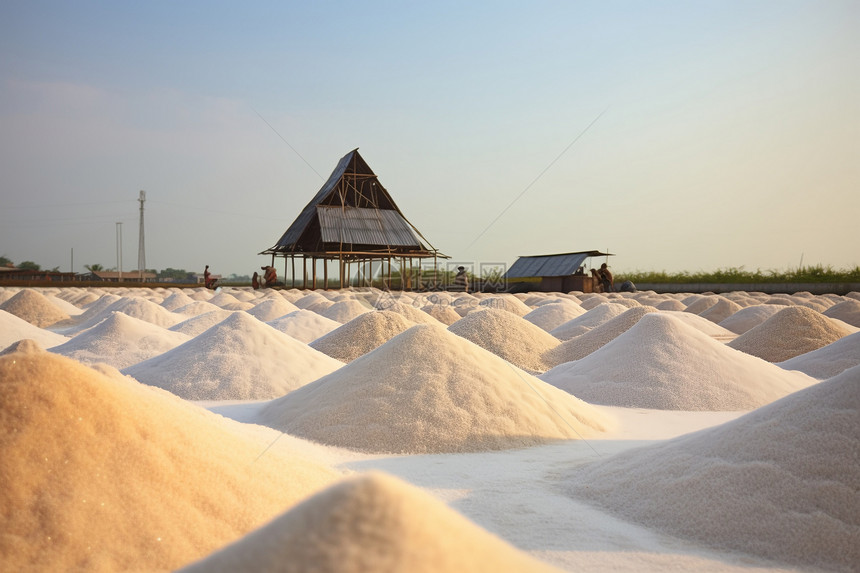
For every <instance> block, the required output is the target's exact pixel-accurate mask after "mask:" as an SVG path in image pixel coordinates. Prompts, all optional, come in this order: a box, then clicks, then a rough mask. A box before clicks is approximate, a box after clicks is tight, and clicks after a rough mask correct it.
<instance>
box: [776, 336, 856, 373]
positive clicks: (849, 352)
mask: <svg viewBox="0 0 860 573" xmlns="http://www.w3.org/2000/svg"><path fill="white" fill-rule="evenodd" d="M858 364H860V332H855V333H854V334H849V335H848V336H846V337H844V338H840V339H839V340H837V341H836V342H831V343H830V344H828V345H827V346H822V347H821V348H819V349H818V350H813V351H812V352H807V353H806V354H801V355H800V356H795V357H794V358H790V359H788V360H786V361H784V362H777V363H776V365H777V366H779V367H780V368H783V369H785V370H799V371H800V372H804V373H806V374H809V375H810V376H812V377H813V378H818V379H819V380H826V379H827V378H832V377H833V376H836V375H837V374H840V373H842V372H844V371H845V370H848V369H849V368H853V367H854V366H857V365H858Z"/></svg>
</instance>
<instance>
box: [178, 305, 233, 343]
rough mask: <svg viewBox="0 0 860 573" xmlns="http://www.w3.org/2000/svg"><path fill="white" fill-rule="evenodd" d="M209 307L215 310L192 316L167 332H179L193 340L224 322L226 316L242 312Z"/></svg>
mask: <svg viewBox="0 0 860 573" xmlns="http://www.w3.org/2000/svg"><path fill="white" fill-rule="evenodd" d="M198 302H201V301H198ZM211 306H212V307H213V308H214V309H215V310H210V311H209V312H204V313H202V314H198V315H195V316H192V317H191V318H188V319H185V320H183V321H182V322H180V323H177V324H174V325H173V326H171V327H170V328H169V329H168V330H170V331H172V332H181V333H182V334H187V335H188V336H190V337H191V338H194V337H195V336H197V335H198V334H202V333H204V332H206V331H207V330H209V329H210V328H212V327H213V326H215V325H216V324H218V323H219V322H221V321H223V320H225V319H226V318H227V317H228V316H232V315H233V314H234V313H236V312H242V311H240V310H224V309H223V308H219V307H217V306H215V305H211Z"/></svg>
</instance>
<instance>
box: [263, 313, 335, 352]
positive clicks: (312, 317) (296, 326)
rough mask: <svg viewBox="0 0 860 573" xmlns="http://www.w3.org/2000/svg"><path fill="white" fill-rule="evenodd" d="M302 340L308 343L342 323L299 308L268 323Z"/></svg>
mask: <svg viewBox="0 0 860 573" xmlns="http://www.w3.org/2000/svg"><path fill="white" fill-rule="evenodd" d="M267 324H268V325H269V326H271V327H272V328H274V329H275V330H280V331H281V332H283V333H284V334H288V335H290V336H292V337H293V338H295V339H296V340H298V341H300V342H304V343H305V344H308V343H310V342H312V341H314V340H316V339H317V338H319V337H321V336H324V335H326V334H328V333H329V332H331V331H332V330H334V329H336V328H340V327H341V326H342V325H341V324H340V323H339V322H336V321H334V320H332V319H330V318H326V317H324V316H320V315H319V314H317V313H315V312H313V311H310V310H303V309H299V310H296V311H293V312H291V313H289V314H287V315H284V316H282V317H280V318H276V319H275V320H270V321H269V322H268V323H267Z"/></svg>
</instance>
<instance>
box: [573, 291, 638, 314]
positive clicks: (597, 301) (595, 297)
mask: <svg viewBox="0 0 860 573" xmlns="http://www.w3.org/2000/svg"><path fill="white" fill-rule="evenodd" d="M610 302H614V301H610V300H609V299H608V298H606V297H605V296H603V295H599V294H591V295H588V297H585V296H583V300H582V302H581V303H580V305H579V306H581V307H582V308H584V309H585V310H591V309H593V308H596V307H598V306H600V305H601V304H607V303H610ZM621 306H624V305H621ZM624 308H625V309H626V308H627V307H624Z"/></svg>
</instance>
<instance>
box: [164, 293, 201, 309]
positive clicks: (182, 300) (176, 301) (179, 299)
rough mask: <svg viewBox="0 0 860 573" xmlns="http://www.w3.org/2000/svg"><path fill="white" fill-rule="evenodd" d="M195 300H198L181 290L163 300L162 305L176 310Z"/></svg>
mask: <svg viewBox="0 0 860 573" xmlns="http://www.w3.org/2000/svg"><path fill="white" fill-rule="evenodd" d="M193 302H196V301H195V300H194V299H193V298H191V297H190V296H188V295H187V294H185V293H184V292H182V291H179V292H175V293H173V294H171V295H170V296H168V297H167V298H166V299H164V300H163V301H162V302H161V306H163V307H164V308H165V309H166V310H170V311H174V310H176V309H177V308H180V307H183V306H185V305H187V304H191V303H193Z"/></svg>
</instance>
